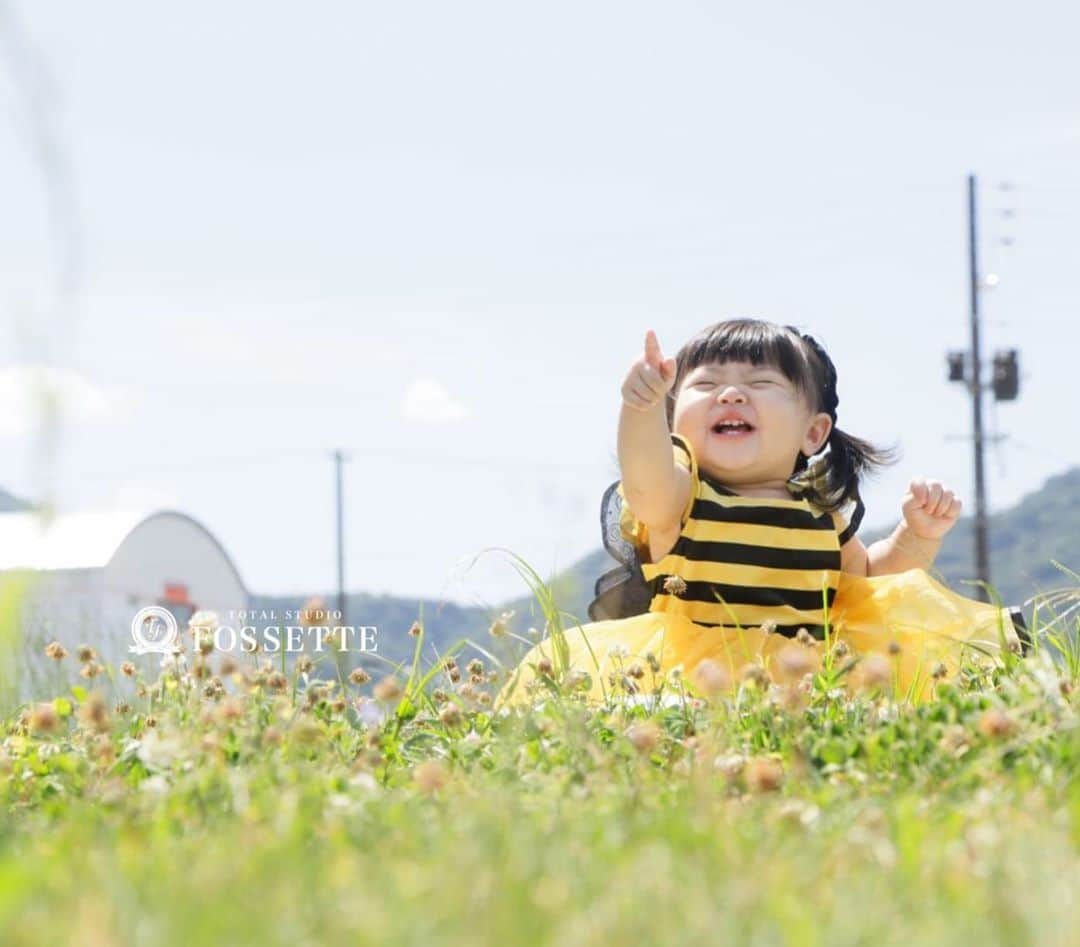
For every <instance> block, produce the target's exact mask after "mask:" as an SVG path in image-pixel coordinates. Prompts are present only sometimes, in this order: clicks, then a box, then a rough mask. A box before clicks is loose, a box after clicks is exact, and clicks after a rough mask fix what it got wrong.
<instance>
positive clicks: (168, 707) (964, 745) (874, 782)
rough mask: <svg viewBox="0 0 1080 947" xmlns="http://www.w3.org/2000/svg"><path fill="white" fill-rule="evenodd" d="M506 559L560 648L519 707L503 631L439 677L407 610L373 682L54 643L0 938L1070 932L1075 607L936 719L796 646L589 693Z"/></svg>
mask: <svg viewBox="0 0 1080 947" xmlns="http://www.w3.org/2000/svg"><path fill="white" fill-rule="evenodd" d="M511 561H512V564H513V565H514V566H515V568H518V569H519V572H520V573H521V575H522V577H523V579H524V580H525V581H526V582H527V584H528V585H529V587H530V589H531V590H532V592H533V594H534V596H535V597H536V600H537V603H538V606H539V608H540V610H541V612H542V614H543V615H544V619H545V622H546V624H547V628H548V632H549V634H550V636H551V637H550V639H549V640H551V641H552V652H551V667H550V671H549V672H548V673H546V674H545V675H544V679H543V681H542V682H541V683H540V685H539V687H538V688H537V691H536V698H537V701H539V702H540V706H538V707H534V708H532V709H528V710H514V711H504V712H500V711H499V710H497V709H496V707H495V706H494V695H495V694H496V693H497V692H498V690H499V689H500V688H501V687H502V685H503V684H504V683H505V682H506V681H507V679H508V677H509V674H510V671H511V670H512V668H510V667H503V666H501V665H500V664H499V662H498V660H497V658H496V655H499V654H504V653H505V651H504V650H502V649H503V648H504V647H505V645H506V643H507V642H508V641H512V640H513V638H514V635H513V632H511V631H510V630H509V623H508V621H507V620H505V619H504V618H502V617H500V618H497V619H496V620H495V622H493V624H492V626H491V627H490V628H489V629H478V630H477V634H476V635H475V636H473V637H472V638H470V639H468V640H463V641H460V642H457V643H456V644H455V645H454V646H453V647H452V648H450V649H448V651H447V652H446V653H445V654H441V655H439V657H438V660H434V661H429V662H425V661H424V657H423V656H424V654H425V650H424V649H425V640H426V628H425V622H424V620H423V618H422V616H419V617H418V621H417V622H416V623H415V624H414V625H413V627H412V628H410V629H401V632H402V633H407V634H409V635H411V636H412V637H413V638H414V639H415V647H414V650H413V659H412V662H411V664H409V665H404V666H401V665H396V664H393V663H392V662H386V661H384V662H383V664H382V665H381V667H382V668H383V671H382V672H380V673H374V674H373V673H369V672H368V670H362V669H354V670H353V671H352V672H351V673H350V672H344V673H343V672H342V671H341V669H340V668H339V667H337V666H336V665H335V666H331V664H330V663H326V664H325V665H320V664H319V663H318V662H317V661H315V660H312V659H308V660H305V659H301V660H299V661H296V662H294V663H293V665H292V666H291V667H290V666H288V665H282V664H281V662H280V661H275V660H273V659H271V658H270V657H269V656H267V655H264V654H252V655H243V656H241V655H237V656H232V655H223V654H217V653H214V652H213V651H212V650H207V651H206V653H199V652H196V651H195V650H192V649H189V650H187V651H185V652H184V653H183V654H180V655H177V656H176V659H175V660H171V661H165V662H164V663H165V665H166V666H165V667H158V661H157V660H156V659H155V658H153V657H150V656H146V657H145V660H144V662H143V663H140V664H138V665H136V664H128V663H126V664H124V665H122V666H121V667H118V668H112V667H107V666H105V667H103V666H101V665H100V664H99V662H98V661H97V656H96V655H94V654H93V653H92V650H91V649H85V650H82V649H80V651H79V652H75V653H71V654H66V653H62V652H63V649H55V648H54V649H52V651H51V660H52V661H54V662H56V666H57V668H59V669H64V670H66V672H67V675H68V677H69V679H70V682H71V684H70V686H69V687H68V689H67V690H66V692H65V693H63V694H57V695H56V696H55V698H54V699H53V700H50V701H47V702H37V703H33V704H28V705H25V706H23V707H20V708H19V709H18V710H17V711H16V712H15V713H14V714H13V715H12V716H11V717H10V718H9V719H8V720H6V721H5V723H4V736H3V743H2V749H0V773H2V776H3V782H2V790H0V792H2V795H3V802H4V806H3V815H2V817H0V839H2V844H0V931H2V932H3V943H4V944H11V945H20V944H46V943H49V944H73V943H93V944H130V943H139V944H184V945H189V944H201V943H222V944H226V943H227V944H243V943H260V944H265V943H287V944H309V943H310V944H316V943H319V944H321V943H332V942H335V941H337V940H339V939H340V941H341V942H347V943H378V944H384V943H388V942H391V943H415V944H425V945H427V944H432V943H452V944H458V943H513V944H541V943H553V944H597V945H600V944H603V945H609V944H620V943H634V944H641V943H700V942H712V943H720V942H722V943H729V942H731V943H740V942H741V943H751V942H752V943H763V944H764V943H797V944H817V943H821V944H826V943H827V944H830V945H835V944H847V943H873V944H883V943H906V944H909V945H910V944H927V943H941V944H945V943H949V944H952V943H959V942H964V943H966V942H969V941H972V940H976V941H977V942H980V943H984V944H993V943H1009V944H1015V943H1033V944H1053V943H1067V942H1071V939H1072V936H1073V934H1072V932H1073V931H1075V930H1076V929H1077V925H1078V923H1080V907H1078V906H1077V903H1076V899H1075V897H1074V894H1073V892H1074V891H1075V890H1076V885H1077V883H1078V882H1080V861H1078V859H1077V845H1078V842H1080V787H1078V786H1077V784H1076V779H1075V776H1074V774H1075V773H1076V772H1077V769H1078V766H1080V729H1078V726H1077V724H1078V721H1080V717H1078V714H1077V709H1076V688H1077V686H1078V670H1080V663H1078V661H1077V660H1076V656H1075V653H1073V655H1072V656H1071V657H1070V656H1068V653H1067V651H1066V650H1063V649H1067V648H1069V647H1073V648H1075V640H1076V633H1077V631H1078V630H1080V628H1078V626H1077V622H1076V621H1075V614H1072V615H1066V617H1065V620H1064V621H1058V622H1057V623H1056V624H1055V625H1054V626H1052V627H1051V628H1049V629H1048V630H1047V631H1046V633H1045V634H1044V633H1041V631H1042V629H1041V628H1040V627H1039V626H1038V625H1039V622H1038V621H1037V622H1036V625H1037V627H1036V628H1035V629H1033V637H1034V639H1035V642H1036V647H1035V649H1034V652H1033V653H1032V654H1031V655H1028V656H1019V655H1016V654H1013V653H1010V652H1008V651H1005V652H1003V653H1002V655H1001V657H1000V659H991V658H988V657H986V656H980V655H974V656H972V658H971V659H970V660H969V661H968V662H967V663H966V664H965V665H964V666H963V668H962V669H961V672H960V674H959V675H958V676H956V677H955V678H953V679H949V680H941V681H939V682H937V683H936V686H935V699H934V700H933V701H931V702H927V703H922V704H912V703H909V702H907V701H906V700H904V699H903V697H902V695H897V694H895V693H893V691H892V688H891V687H888V686H887V681H885V680H882V681H875V679H874V678H873V676H872V675H870V676H867V678H866V679H865V680H863V681H862V682H861V684H860V686H859V687H847V688H845V687H841V686H838V685H839V683H840V679H839V676H838V675H840V671H841V670H842V669H843V668H848V669H850V668H851V666H852V664H853V661H852V659H851V657H850V656H846V655H842V653H841V656H842V657H843V658H844V660H833V658H834V657H836V655H832V656H831V657H830V660H829V661H828V662H826V663H825V664H824V665H823V669H822V671H821V672H819V673H816V674H812V675H809V679H807V677H808V676H807V674H805V673H803V672H804V671H805V667H804V666H803V663H802V662H800V661H799V660H798V653H797V652H795V651H793V652H792V653H791V654H790V655H788V656H786V657H785V658H784V660H785V662H787V663H786V664H785V668H786V669H787V671H788V672H790V673H789V674H788V677H789V680H787V681H785V682H783V683H776V684H773V683H770V682H769V681H768V680H767V679H764V678H763V677H762V676H761V675H760V674H753V673H748V674H746V675H743V676H740V678H739V679H738V680H734V681H733V680H727V679H721V678H722V677H723V675H716V676H715V677H713V678H710V677H709V675H708V674H707V673H706V674H704V675H699V679H698V680H696V681H695V682H694V684H695V685H696V686H695V687H694V688H692V689H689V688H687V687H686V686H684V685H685V684H686V683H688V682H683V681H682V680H681V679H680V678H679V676H678V675H671V678H670V680H668V681H665V689H664V690H663V691H662V694H663V695H664V696H666V697H667V698H668V699H666V700H664V701H651V700H636V701H635V700H630V699H627V697H626V695H625V694H620V693H619V688H618V687H615V688H613V689H612V691H611V693H610V694H608V698H607V699H606V700H605V702H604V703H602V704H599V705H597V704H590V703H586V702H585V700H584V699H583V696H582V691H581V688H580V687H579V686H578V680H579V679H578V678H577V677H576V676H575V675H576V674H577V673H580V670H581V669H574V668H568V667H565V666H564V664H562V663H560V657H559V655H560V654H565V652H561V651H560V648H559V645H558V640H559V634H560V633H561V631H562V630H563V629H564V628H565V627H567V622H569V621H571V620H574V619H573V617H572V616H566V615H564V614H563V613H561V612H560V611H559V610H558V607H557V605H556V603H555V601H554V598H553V597H552V596H551V595H550V592H549V590H548V589H547V586H546V585H545V583H544V582H543V581H542V580H541V579H540V578H539V576H538V575H537V574H536V573H535V571H534V570H532V569H531V567H529V566H528V564H527V563H525V562H524V561H523V560H521V559H519V558H518V557H512V559H511ZM197 617H198V616H197ZM1070 618H1072V619H1073V622H1072V625H1071V627H1070V626H1067V625H1066V622H1068V621H1069V619H1070ZM194 620H195V619H193V621H194ZM207 620H208V619H207V617H206V616H205V615H204V616H202V617H201V618H199V621H203V622H205V621H207ZM1054 636H1057V639H1055V637H1054ZM1055 640H1056V641H1057V642H1058V643H1055ZM534 643H535V642H534V641H530V640H525V639H524V638H523V639H521V644H522V645H523V646H531V645H532V644H534ZM792 647H793V648H802V647H806V648H822V647H824V645H823V644H822V643H813V644H810V643H807V644H798V643H795V644H793V645H792ZM829 647H830V648H831V647H835V645H834V644H832V643H830V644H829ZM1055 653H1056V654H1057V657H1056V658H1055ZM470 655H476V656H470ZM467 656H469V657H468V659H467V660H466V657H467ZM325 660H326V661H327V662H329V659H328V658H327V659H325ZM854 663H855V664H857V662H854ZM88 668H89V669H91V673H87V669H88ZM324 672H325V675H324V676H325V678H326V679H322V678H321V677H320V676H319V675H321V674H323V673H324ZM652 672H653V669H652V668H644V669H643V673H652ZM635 673H637V672H635ZM627 676H629V677H630V678H631V679H633V676H632V675H627ZM860 688H861V689H860ZM694 693H696V694H698V695H700V694H702V693H706V694H711V695H712V696H710V697H708V698H707V699H706V698H703V697H701V696H693V694H694ZM639 696H640V695H639Z"/></svg>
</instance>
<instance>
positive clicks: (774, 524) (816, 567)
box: [619, 434, 855, 638]
mask: <svg viewBox="0 0 1080 947" xmlns="http://www.w3.org/2000/svg"><path fill="white" fill-rule="evenodd" d="M671 439H672V442H673V444H674V447H673V450H674V453H675V460H676V462H677V463H680V464H682V465H683V466H684V467H686V468H688V469H689V471H690V482H691V489H690V499H689V501H688V502H687V506H686V509H685V510H684V511H683V515H682V521H681V522H682V528H681V530H680V532H679V538H678V540H677V542H676V543H675V545H674V546H673V547H672V549H671V551H670V552H669V553H668V554H667V555H666V556H664V558H663V559H661V560H660V561H659V562H657V563H651V562H649V541H648V532H647V527H646V526H645V525H644V524H643V523H641V522H640V521H639V520H637V519H636V518H635V517H634V516H633V514H632V513H631V512H630V510H629V508H628V507H627V505H626V503H625V502H624V503H623V510H622V518H621V520H620V529H621V531H622V533H623V535H624V536H625V537H626V538H627V539H628V540H629V541H630V542H632V543H633V544H634V546H635V547H636V548H637V551H638V556H639V558H640V559H641V563H642V572H643V573H644V576H645V579H646V580H647V581H648V582H649V583H650V585H651V587H652V590H653V598H652V601H651V603H650V605H649V611H651V612H673V613H677V614H680V615H684V616H685V617H687V618H689V619H690V620H691V621H693V622H696V623H697V624H700V625H707V626H711V627H715V626H724V627H730V628H738V627H741V628H749V627H760V626H761V625H762V624H763V623H764V622H767V621H769V622H775V624H776V630H777V631H778V632H780V633H781V634H785V635H788V636H794V635H795V634H796V632H797V631H798V629H799V628H806V629H807V630H808V631H809V632H810V633H811V634H812V635H814V636H815V637H817V638H823V637H824V624H825V617H826V612H825V608H826V602H827V603H828V605H829V606H830V607H831V605H832V603H833V599H834V598H835V596H836V589H837V586H838V584H839V580H840V546H841V544H842V543H843V542H846V541H847V540H848V538H849V537H850V536H851V535H853V534H854V531H855V530H854V528H852V527H850V526H849V524H848V521H847V518H846V517H845V516H844V515H843V514H842V513H839V512H833V513H829V512H825V511H823V510H821V509H819V508H818V507H817V506H815V505H814V504H813V503H812V502H811V501H810V500H809V499H806V498H803V497H799V496H797V494H796V490H795V488H794V486H793V485H792V482H789V490H791V491H792V494H793V495H792V498H791V499H774V498H771V497H744V496H739V495H738V494H736V493H735V492H734V491H732V490H730V489H729V488H727V487H725V486H724V485H723V484H721V483H719V482H718V481H716V480H714V479H713V478H711V477H709V476H708V475H707V474H702V473H699V471H698V466H697V459H696V458H695V456H694V452H693V449H692V448H691V446H690V443H689V441H687V440H686V439H685V438H683V437H681V436H680V435H678V434H672V436H671ZM619 493H620V495H621V494H622V485H621V484H620V486H619ZM623 499H624V501H625V497H623ZM672 576H677V577H678V578H680V579H682V580H683V582H684V583H685V589H684V588H682V585H681V583H678V582H667V581H666V580H667V579H668V578H669V577H672Z"/></svg>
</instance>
